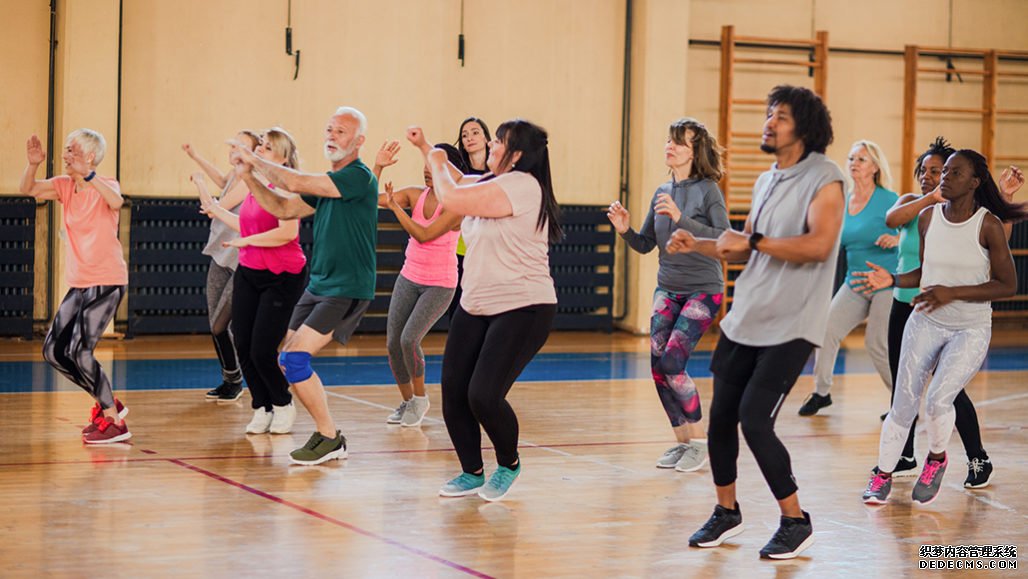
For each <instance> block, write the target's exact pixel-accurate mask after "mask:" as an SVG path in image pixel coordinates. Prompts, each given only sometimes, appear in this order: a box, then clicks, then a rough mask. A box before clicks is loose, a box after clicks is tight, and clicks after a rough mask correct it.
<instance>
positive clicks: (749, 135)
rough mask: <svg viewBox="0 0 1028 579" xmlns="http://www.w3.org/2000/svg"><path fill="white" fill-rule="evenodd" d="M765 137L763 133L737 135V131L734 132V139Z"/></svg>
mask: <svg viewBox="0 0 1028 579" xmlns="http://www.w3.org/2000/svg"><path fill="white" fill-rule="evenodd" d="M763 136H764V135H763V134H762V133H737V132H735V131H733V132H732V138H739V139H759V138H761V137H763Z"/></svg>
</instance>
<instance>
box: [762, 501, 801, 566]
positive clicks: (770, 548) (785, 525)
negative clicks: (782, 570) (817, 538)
mask: <svg viewBox="0 0 1028 579" xmlns="http://www.w3.org/2000/svg"><path fill="white" fill-rule="evenodd" d="M813 544H814V526H813V525H812V524H810V513H808V512H807V511H803V519H802V520H801V519H791V518H789V517H782V522H781V524H780V525H779V527H778V530H777V531H775V534H774V536H773V537H771V540H770V541H769V542H768V544H767V545H764V548H763V549H761V550H760V558H761V559H792V558H793V557H795V556H797V555H799V554H800V552H801V551H803V550H804V549H806V548H807V547H809V546H811V545H813Z"/></svg>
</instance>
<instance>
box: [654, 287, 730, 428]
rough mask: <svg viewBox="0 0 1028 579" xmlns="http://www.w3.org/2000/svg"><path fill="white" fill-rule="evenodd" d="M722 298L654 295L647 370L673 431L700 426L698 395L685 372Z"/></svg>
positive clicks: (698, 294)
mask: <svg viewBox="0 0 1028 579" xmlns="http://www.w3.org/2000/svg"><path fill="white" fill-rule="evenodd" d="M721 300H722V294H708V293H704V292H696V293H687V294H686V293H674V292H670V291H667V290H665V289H661V288H659V287H658V288H657V290H656V291H655V292H653V315H652V317H651V318H650V368H651V370H652V372H653V382H654V384H656V386H657V395H658V396H660V402H661V404H663V405H664V412H666V413H667V416H668V419H670V420H671V426H672V427H678V426H682V425H683V424H687V423H690V424H691V423H696V422H699V420H700V418H701V416H702V413H701V411H700V395H699V393H698V392H697V391H696V384H695V383H694V382H693V381H692V378H690V377H689V375H688V374H687V373H686V372H685V365H686V362H688V361H689V356H691V355H692V351H693V349H695V348H696V344H697V342H699V341H700V337H702V336H703V332H705V331H707V328H709V327H710V324H712V323H713V322H714V317H715V316H716V315H717V312H718V310H719V309H720V308H721Z"/></svg>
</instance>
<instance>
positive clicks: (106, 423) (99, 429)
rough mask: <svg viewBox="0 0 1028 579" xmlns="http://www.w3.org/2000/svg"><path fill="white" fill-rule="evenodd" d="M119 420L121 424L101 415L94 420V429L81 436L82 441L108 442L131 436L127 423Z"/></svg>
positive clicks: (89, 442) (88, 442) (93, 442)
mask: <svg viewBox="0 0 1028 579" xmlns="http://www.w3.org/2000/svg"><path fill="white" fill-rule="evenodd" d="M120 422H121V424H116V423H114V422H113V421H112V420H111V419H110V418H107V417H106V416H103V415H101V416H100V419H99V420H97V421H96V430H94V431H93V432H90V433H89V434H87V435H85V436H83V437H82V442H85V443H86V444H110V443H112V442H121V441H123V440H128V439H130V438H132V433H131V432H129V429H128V425H127V424H125V421H124V420H121V421H120Z"/></svg>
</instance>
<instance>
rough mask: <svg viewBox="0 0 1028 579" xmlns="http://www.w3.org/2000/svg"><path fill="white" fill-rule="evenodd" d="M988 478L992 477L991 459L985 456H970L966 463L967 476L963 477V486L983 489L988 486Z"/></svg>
mask: <svg viewBox="0 0 1028 579" xmlns="http://www.w3.org/2000/svg"><path fill="white" fill-rule="evenodd" d="M990 478H992V461H990V460H989V459H987V458H986V459H981V458H972V459H971V461H970V462H968V463H967V478H966V479H964V488H968V489H983V488H985V487H987V486H989V479H990Z"/></svg>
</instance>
